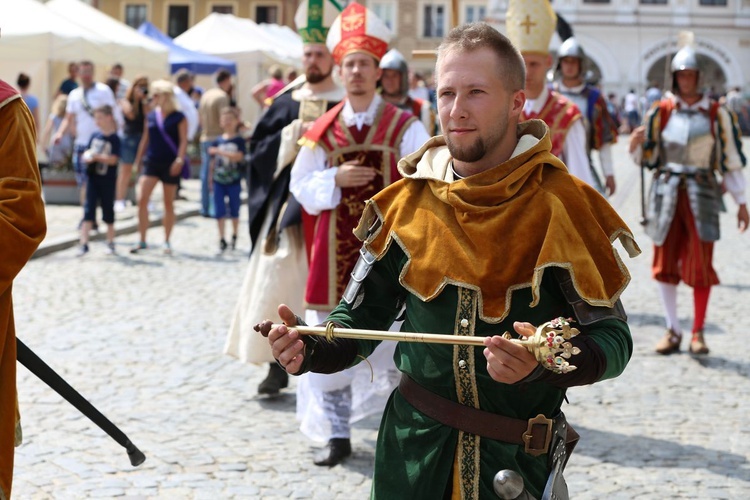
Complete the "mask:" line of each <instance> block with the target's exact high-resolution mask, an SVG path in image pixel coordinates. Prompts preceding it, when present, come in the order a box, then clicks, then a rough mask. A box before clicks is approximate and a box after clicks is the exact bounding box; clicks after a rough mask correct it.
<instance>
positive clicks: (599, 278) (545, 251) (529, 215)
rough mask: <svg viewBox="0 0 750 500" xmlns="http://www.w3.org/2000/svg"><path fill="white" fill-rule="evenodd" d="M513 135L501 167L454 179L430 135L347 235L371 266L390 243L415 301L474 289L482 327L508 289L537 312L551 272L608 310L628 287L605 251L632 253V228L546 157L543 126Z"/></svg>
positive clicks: (505, 303)
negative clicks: (564, 275)
mask: <svg viewBox="0 0 750 500" xmlns="http://www.w3.org/2000/svg"><path fill="white" fill-rule="evenodd" d="M517 136H518V137H519V143H518V146H517V147H516V150H515V151H514V152H513V155H512V156H511V158H510V159H509V160H508V161H506V162H505V163H502V164H500V165H498V166H496V167H493V168H491V169H489V170H487V171H485V172H482V173H479V174H476V175H472V176H470V177H467V178H465V179H458V180H453V171H452V168H451V162H452V158H451V156H450V153H449V152H448V148H447V146H446V145H445V140H444V139H443V138H442V137H434V138H432V139H431V140H430V141H429V142H427V143H426V144H425V145H424V146H422V148H420V149H419V150H418V151H416V152H415V153H413V154H412V155H409V156H407V157H406V158H404V159H403V160H401V162H399V170H400V171H401V173H402V175H403V176H404V179H402V180H400V181H398V182H396V183H394V184H392V185H391V186H389V187H387V188H385V189H384V190H382V191H381V192H380V193H378V194H377V195H375V196H374V197H373V198H372V199H371V200H368V202H367V203H366V205H365V210H364V213H363V215H362V218H361V220H360V222H359V225H358V226H357V228H356V229H355V230H354V233H355V235H356V236H357V237H358V238H359V239H360V240H362V241H364V244H365V246H366V247H367V249H368V250H369V251H370V252H372V253H373V254H374V255H375V256H376V258H378V259H380V258H382V256H383V255H384V254H385V252H386V251H387V250H388V248H389V246H390V245H391V243H392V242H393V241H396V242H397V243H398V244H399V246H400V247H401V248H402V249H403V251H404V252H405V253H406V256H407V258H408V262H407V264H406V265H405V266H404V269H403V270H402V272H401V276H400V278H399V280H400V282H401V284H402V285H403V286H404V287H405V288H406V289H407V290H409V291H410V292H411V293H413V294H415V295H416V296H417V297H419V298H420V299H421V300H423V301H430V300H432V299H433V298H434V297H436V296H437V295H438V294H439V293H440V292H441V291H442V289H443V288H444V287H445V285H446V284H452V285H456V286H460V287H465V288H469V289H473V290H476V291H477V292H478V294H479V303H480V317H481V318H482V320H483V321H486V322H489V323H498V322H500V321H502V320H503V319H504V318H505V317H506V316H507V315H508V312H509V310H510V300H511V294H512V292H513V291H514V290H517V289H522V288H528V287H530V288H531V291H532V296H533V301H532V303H531V306H532V307H533V306H535V305H536V304H537V303H538V302H539V286H540V284H541V281H542V275H543V273H544V270H545V269H546V268H547V267H551V266H557V267H562V268H565V269H568V270H569V271H570V275H571V277H572V279H573V283H574V285H575V288H576V291H577V292H578V294H579V295H580V296H581V297H582V298H583V300H585V301H586V302H587V303H589V304H591V305H593V306H605V307H612V306H613V305H614V303H615V302H616V301H617V299H618V298H619V297H620V294H621V293H622V291H623V290H624V289H625V287H626V286H627V284H628V283H629V281H630V274H629V273H628V270H627V268H626V267H625V265H624V263H623V262H622V260H621V259H620V256H619V255H618V253H617V250H616V249H615V248H614V247H613V246H612V244H613V243H614V241H615V240H616V239H619V240H620V242H621V243H622V245H623V247H624V248H625V249H626V250H627V252H628V254H629V255H630V256H631V257H635V256H636V255H638V254H639V253H640V249H639V248H638V245H637V243H636V242H635V239H634V237H633V235H632V233H631V231H630V229H629V228H628V227H627V225H626V224H625V222H623V220H622V219H621V218H620V217H619V216H618V215H617V213H616V212H615V210H614V209H613V208H612V206H611V205H610V204H609V203H608V202H607V200H605V199H604V198H603V197H602V196H601V195H599V193H597V192H596V191H595V190H594V189H593V188H591V187H590V186H588V185H586V184H585V183H583V182H582V181H580V180H578V179H576V178H574V177H573V176H572V175H570V174H569V173H568V171H567V169H566V167H565V165H564V164H563V163H562V162H561V161H560V160H559V159H558V158H556V157H555V156H553V155H552V154H551V153H550V147H551V142H550V139H549V132H548V130H547V127H546V125H544V123H543V122H541V121H539V120H530V121H527V122H524V123H522V124H519V125H518V128H517ZM378 221H379V222H380V224H378ZM371 228H375V229H373V230H371Z"/></svg>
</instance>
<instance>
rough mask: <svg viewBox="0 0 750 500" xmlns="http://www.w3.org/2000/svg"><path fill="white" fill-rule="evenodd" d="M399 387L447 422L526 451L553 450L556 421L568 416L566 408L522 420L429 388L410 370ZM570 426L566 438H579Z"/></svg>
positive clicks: (430, 414)
mask: <svg viewBox="0 0 750 500" xmlns="http://www.w3.org/2000/svg"><path fill="white" fill-rule="evenodd" d="M398 390H399V392H400V393H401V395H402V396H403V397H404V399H406V401H407V402H408V403H409V404H410V405H412V406H413V407H414V408H416V409H417V410H419V411H420V412H422V413H424V414H425V415H427V416H428V417H430V418H432V419H433V420H437V421H438V422H440V423H441V424H443V425H447V426H449V427H453V428H454V429H458V430H461V431H464V432H468V433H470V434H474V435H477V436H482V437H485V438H489V439H494V440H496V441H503V442H505V443H510V444H517V445H523V446H524V451H525V452H526V453H529V454H530V455H532V456H537V455H542V454H544V453H547V452H548V451H549V445H550V442H551V441H552V433H553V432H552V428H553V425H554V424H555V423H559V422H560V419H563V421H564V419H565V416H564V415H563V414H562V412H560V413H559V414H558V415H557V416H556V417H555V419H551V418H547V417H545V416H544V415H541V414H539V415H537V416H536V417H534V418H530V419H528V420H521V419H517V418H510V417H504V416H503V415H498V414H496V413H490V412H488V411H484V410H480V409H477V408H472V407H470V406H466V405H462V404H460V403H456V402H455V401H451V400H449V399H446V398H444V397H442V396H439V395H437V394H435V393H434V392H432V391H430V390H428V389H425V388H424V387H422V386H421V385H419V384H418V383H416V382H415V381H414V380H412V379H411V377H409V376H408V375H406V374H403V375H402V376H401V382H399V385H398ZM567 427H568V428H567V439H566V442H567V443H571V442H572V441H578V433H576V432H575V431H574V430H573V428H572V427H570V426H569V425H568V426H567Z"/></svg>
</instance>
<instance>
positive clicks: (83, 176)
mask: <svg viewBox="0 0 750 500" xmlns="http://www.w3.org/2000/svg"><path fill="white" fill-rule="evenodd" d="M86 149H88V147H87V146H81V145H78V144H76V147H75V148H74V149H73V171H74V172H75V174H76V184H77V185H78V187H79V188H82V187H84V186H85V185H86V180H88V174H87V173H86V167H87V164H86V163H85V162H84V161H83V159H82V158H81V155H83V152H84V151H86Z"/></svg>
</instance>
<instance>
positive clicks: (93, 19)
mask: <svg viewBox="0 0 750 500" xmlns="http://www.w3.org/2000/svg"><path fill="white" fill-rule="evenodd" d="M45 5H46V7H47V8H48V9H50V10H51V11H52V12H54V13H56V14H58V15H59V16H62V17H64V18H66V19H67V20H68V21H71V22H73V23H75V24H77V25H78V26H80V27H83V28H87V29H88V30H89V31H91V32H93V33H95V34H96V35H97V36H100V37H101V38H104V39H105V40H106V41H107V42H106V50H107V54H108V56H109V61H110V64H112V63H115V62H119V63H120V64H122V65H123V66H124V68H125V70H126V71H128V73H129V74H130V76H131V77H132V76H135V72H134V71H132V69H133V68H138V69H139V72H143V73H146V74H148V75H150V76H152V77H163V76H166V75H169V71H168V67H169V64H168V57H169V51H168V50H167V48H166V47H164V46H163V45H162V44H160V43H158V42H156V41H154V40H152V39H150V38H149V37H147V36H145V35H142V34H141V33H138V31H136V30H134V29H133V28H131V27H130V26H128V25H126V24H123V23H121V22H120V21H118V20H116V19H113V18H111V17H109V16H108V15H107V14H104V13H102V12H101V11H99V10H98V9H95V8H94V7H91V6H90V5H88V4H86V3H84V2H81V1H80V0H50V1H49V2H47V3H46V4H45Z"/></svg>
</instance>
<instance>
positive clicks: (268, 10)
mask: <svg viewBox="0 0 750 500" xmlns="http://www.w3.org/2000/svg"><path fill="white" fill-rule="evenodd" d="M278 19H279V8H278V7H276V6H271V5H259V6H258V7H255V22H256V23H258V24H260V23H268V24H275V23H278Z"/></svg>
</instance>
